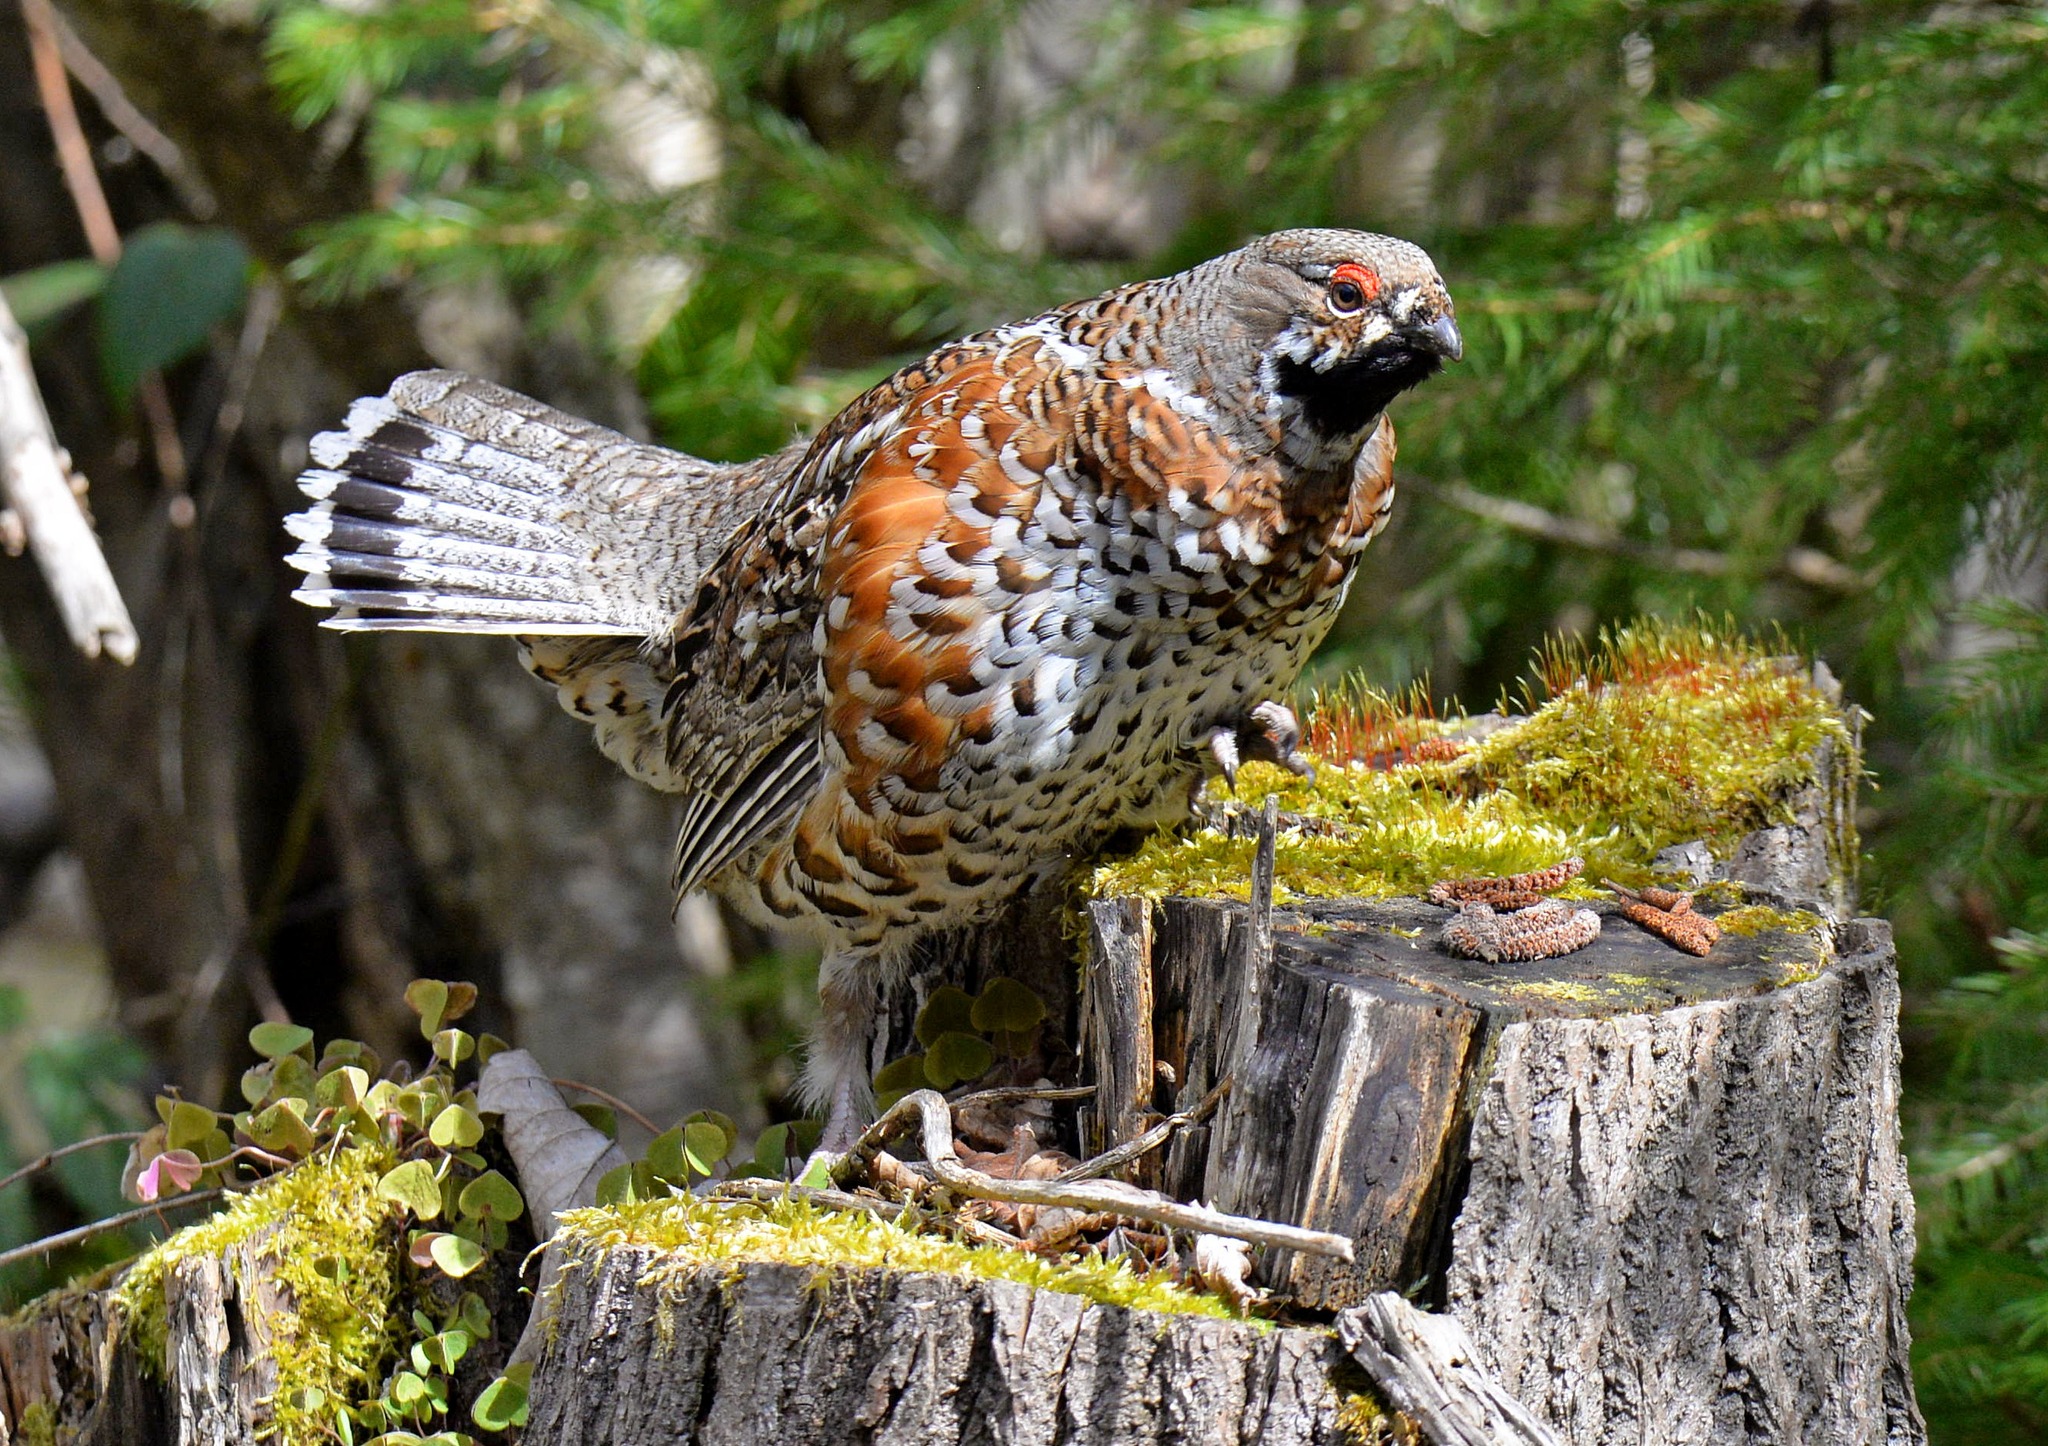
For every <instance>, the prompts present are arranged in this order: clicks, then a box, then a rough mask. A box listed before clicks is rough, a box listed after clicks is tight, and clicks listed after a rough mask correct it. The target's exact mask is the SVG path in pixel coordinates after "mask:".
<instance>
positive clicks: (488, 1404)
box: [469, 1361, 533, 1431]
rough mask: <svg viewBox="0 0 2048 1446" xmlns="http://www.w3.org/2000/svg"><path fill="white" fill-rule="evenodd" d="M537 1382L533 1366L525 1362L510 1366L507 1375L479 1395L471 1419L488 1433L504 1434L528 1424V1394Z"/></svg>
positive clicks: (506, 1369) (471, 1409)
mask: <svg viewBox="0 0 2048 1446" xmlns="http://www.w3.org/2000/svg"><path fill="white" fill-rule="evenodd" d="M532 1380H533V1363H532V1362H531V1361H522V1362H520V1363H519V1364H518V1365H516V1366H507V1367H506V1368H505V1374H504V1375H502V1376H500V1377H498V1379H497V1380H495V1381H493V1382H491V1383H490V1384H489V1385H488V1386H485V1387H484V1388H483V1390H482V1391H480V1392H479V1393H478V1394H477V1398H476V1404H475V1405H474V1406H472V1407H470V1412H469V1414H470V1416H471V1418H472V1419H474V1420H475V1422H476V1423H477V1425H479V1426H481V1427H483V1428H484V1430H486V1431H503V1430H506V1429H508V1428H509V1427H513V1426H524V1425H525V1424H526V1393H527V1389H528V1386H529V1383H530V1382H531V1381H532Z"/></svg>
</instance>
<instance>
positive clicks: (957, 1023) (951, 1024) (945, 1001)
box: [917, 984, 974, 1049]
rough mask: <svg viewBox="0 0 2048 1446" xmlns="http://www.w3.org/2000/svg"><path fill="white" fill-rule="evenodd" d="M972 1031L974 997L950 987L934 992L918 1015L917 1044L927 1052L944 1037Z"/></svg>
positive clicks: (940, 988) (944, 985) (942, 987)
mask: <svg viewBox="0 0 2048 1446" xmlns="http://www.w3.org/2000/svg"><path fill="white" fill-rule="evenodd" d="M973 1028H974V999H973V997H972V996H971V995H969V994H968V992H967V991H966V990H964V989H956V988H954V987H953V986H952V985H950V984H941V985H940V986H939V987H938V988H936V989H934V990H933V991H932V993H931V997H930V998H929V999H927V1000H925V1002H924V1008H922V1009H920V1010H919V1011H918V1012H917V1042H918V1043H919V1044H921V1045H923V1046H924V1047H925V1048H926V1049H930V1048H931V1047H932V1046H933V1045H934V1044H936V1043H938V1040H939V1036H941V1035H944V1034H953V1033H966V1032H968V1031H971V1030H972V1029H973Z"/></svg>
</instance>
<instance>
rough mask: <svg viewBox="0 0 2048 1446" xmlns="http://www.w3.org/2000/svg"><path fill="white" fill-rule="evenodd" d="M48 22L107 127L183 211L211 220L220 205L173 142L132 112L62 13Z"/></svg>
mask: <svg viewBox="0 0 2048 1446" xmlns="http://www.w3.org/2000/svg"><path fill="white" fill-rule="evenodd" d="M49 24H50V28H51V30H53V31H54V32H55V33H56V36H57V49H58V51H59V52H60V53H61V54H62V55H63V57H64V68H65V69H66V70H68V71H70V72H71V78H72V79H73V80H75V81H77V82H78V83H79V84H80V85H82V86H84V87H85V90H86V93H87V94H89V95H90V96H92V98H93V103H94V104H95V105H97V106H98V107H99V108H100V114H101V115H103V116H105V117H106V120H107V124H108V125H110V126H112V127H113V128H114V129H115V130H117V131H119V132H120V133H121V134H122V135H124V136H126V137H127V138H128V143H129V144H130V145H132V146H134V147H135V149H136V150H138V151H140V152H142V154H144V155H145V156H148V157H149V158H150V160H151V161H153V162H154V163H155V164H156V168H157V169H158V170H159V171H161V172H163V174H164V178H165V179H166V180H168V181H169V182H170V183H171V189H172V190H174V191H176V192H177V193H178V199H179V201H181V202H182V203H183V204H184V207H185V209H186V210H187V211H190V212H191V213H192V214H193V215H194V216H195V217H197V218H198V219H199V220H201V221H209V220H211V219H213V216H214V214H215V213H216V212H218V211H219V210H220V203H219V202H218V201H216V200H215V199H214V196H213V191H212V190H211V188H209V187H208V186H207V184H206V182H205V181H204V180H203V179H201V178H200V175H199V172H198V171H196V170H194V169H193V168H192V164H191V163H190V162H189V161H187V160H186V159H185V153H184V152H183V151H181V150H180V149H178V143H177V142H176V141H174V140H172V139H171V138H170V137H169V136H167V135H165V134H164V133H163V132H162V131H160V130H158V129H157V128H156V125H155V124H154V123H153V122H152V121H151V120H150V118H149V117H148V116H146V115H144V114H143V113H142V112H141V111H140V110H138V109H136V106H135V103H134V102H133V101H131V100H129V99H128V93H127V92H126V91H124V90H122V89H121V82H120V81H118V80H116V79H115V78H114V73H113V72H112V71H110V70H108V69H107V68H106V66H104V65H102V64H100V58H99V57H98V56H97V55H94V54H93V53H92V51H90V50H89V49H87V48H86V44H85V42H84V41H83V40H80V39H79V38H78V34H77V32H76V31H74V30H73V29H72V28H71V27H70V26H69V25H68V24H66V23H65V20H64V17H63V16H62V15H58V14H55V13H51V14H50V16H49Z"/></svg>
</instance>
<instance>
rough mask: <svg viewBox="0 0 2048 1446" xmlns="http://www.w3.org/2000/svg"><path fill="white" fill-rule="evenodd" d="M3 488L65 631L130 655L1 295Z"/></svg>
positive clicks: (114, 589) (102, 562)
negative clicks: (61, 619)
mask: <svg viewBox="0 0 2048 1446" xmlns="http://www.w3.org/2000/svg"><path fill="white" fill-rule="evenodd" d="M0 493H4V495H5V497H6V499H7V505H8V506H9V507H11V508H12V509H13V510H14V514H15V516H16V517H18V518H19V519H20V520H21V525H22V530H23V531H24V532H25V533H26V534H27V537H28V545H29V547H30V548H31V549H33V550H34V552H35V555H36V563H37V565H38V566H39V567H41V568H42V570H43V577H44V578H45V580H47V581H48V583H49V585H50V594H51V596H52V597H53V598H55V599H56V603H57V611H58V613H59V614H60V615H61V616H62V617H63V619H64V630H65V631H66V632H67V633H69V634H70V635H71V641H72V642H73V643H74V644H76V645H77V647H78V649H79V651H80V652H82V653H84V654H85V655H86V656H87V657H88V658H96V657H98V656H99V655H100V654H101V653H102V652H104V653H106V654H107V655H108V656H109V657H111V658H114V659H116V660H117V661H119V662H122V663H132V662H134V661H135V654H136V651H137V649H138V648H139V647H140V642H139V640H138V639H137V637H136V635H135V624H134V623H133V622H132V621H130V619H129V617H128V607H127V604H125V603H124V602H122V601H121V589H120V588H119V586H117V585H116V584H115V582H114V574H113V573H112V571H110V570H109V569H108V567H107V559H106V555H105V554H104V553H102V552H101V551H100V543H99V539H98V538H97V537H95V536H93V531H92V524H91V523H90V522H88V521H87V520H86V517H85V510H84V509H83V508H82V507H81V506H80V505H79V501H78V494H77V493H76V492H74V491H73V490H72V487H71V467H70V459H69V458H67V457H66V456H65V455H64V452H63V449H62V448H60V447H59V446H58V445H57V438H56V435H55V433H54V432H52V431H51V429H50V415H49V413H48V412H46V411H45V410H44V409H43V397H42V393H41V392H39V391H37V390H36V378H35V372H34V370H33V368H32V367H31V365H30V363H29V359H28V338H27V337H26V336H24V335H23V334H22V330H21V327H20V326H19V325H17V324H16V322H15V320H14V313H13V312H11V311H9V310H8V309H7V302H6V300H5V298H0Z"/></svg>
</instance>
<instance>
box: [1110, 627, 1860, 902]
mask: <svg viewBox="0 0 2048 1446" xmlns="http://www.w3.org/2000/svg"><path fill="white" fill-rule="evenodd" d="M1536 671H1537V677H1536V678H1535V679H1533V680H1532V681H1531V682H1530V683H1528V684H1527V685H1525V687H1524V689H1523V693H1522V696H1521V698H1520V699H1519V700H1517V702H1516V707H1517V709H1518V710H1520V711H1524V712H1526V714H1527V716H1526V717H1522V718H1520V719H1519V720H1517V721H1513V722H1509V723H1507V724H1506V725H1505V726H1500V727H1497V728H1495V729H1494V730H1493V731H1491V732H1486V731H1484V730H1483V729H1478V728H1473V729H1471V731H1472V732H1473V733H1474V734H1475V735H1478V736H1475V737H1473V738H1472V739H1471V741H1470V743H1469V746H1467V747H1466V748H1465V749H1464V750H1463V751H1461V752H1454V751H1453V750H1450V749H1445V748H1421V747H1418V746H1417V745H1418V743H1419V742H1420V741H1424V740H1426V739H1428V738H1430V737H1444V736H1447V735H1448V734H1456V733H1458V732H1459V731H1460V730H1461V728H1468V727H1469V726H1470V724H1471V722H1473V721H1476V720H1461V719H1451V720H1449V721H1439V720H1437V719H1435V718H1433V717H1430V716H1427V715H1426V714H1425V713H1424V712H1422V711H1419V710H1418V709H1417V708H1416V707H1415V706H1414V702H1413V700H1406V701H1395V700H1389V699H1386V698H1383V697H1380V696H1378V695H1376V694H1372V693H1371V692H1370V691H1369V690H1366V689H1363V688H1362V687H1358V686H1355V685H1354V686H1347V687H1343V688H1339V689H1337V690H1335V691H1334V692H1332V693H1330V694H1326V695H1324V696H1323V697H1321V698H1319V699H1317V700H1315V702H1314V703H1312V705H1311V711H1310V713H1309V717H1308V722H1307V725H1306V728H1305V732H1306V735H1307V737H1308V739H1309V742H1310V746H1311V747H1314V746H1317V745H1318V744H1321V745H1323V746H1329V745H1330V744H1331V743H1337V742H1341V743H1342V744H1343V745H1344V752H1343V753H1341V754H1336V755H1331V754H1325V755H1323V756H1320V757H1318V758H1317V760H1316V761H1317V774H1316V778H1315V780H1314V781H1313V782H1310V781H1309V780H1306V779H1302V778H1297V777H1295V776H1294V775H1292V774H1290V773H1286V772H1283V771H1282V770H1280V769H1278V768H1274V767H1271V766H1268V765H1265V764H1258V763H1249V764H1246V765H1245V767H1244V768H1243V769H1242V770H1240V772H1239V774H1238V778H1237V791H1236V796H1235V803H1236V806H1238V807H1240V808H1243V809H1245V810H1247V811H1256V810H1257V809H1258V808H1259V807H1260V806H1261V805H1262V804H1263V803H1264V802H1265V800H1266V798H1267V797H1268V796H1276V795H1277V797H1278V799H1279V806H1280V810H1281V813H1282V816H1283V818H1285V819H1291V820H1294V821H1296V822H1297V823H1299V824H1305V825H1306V826H1298V827H1293V828H1283V830H1282V833H1281V836H1280V838H1279V840H1278V844H1277V856H1276V871H1275V872H1276V889H1275V894H1276V897H1277V898H1278V899H1280V900H1281V901H1283V902H1284V901H1287V900H1289V899H1297V900H1298V899H1315V898H1347V897H1349V898H1375V897H1379V898H1384V897H1390V896H1393V895H1400V894H1408V895H1417V894H1421V893H1423V892H1424V891H1425V890H1427V889H1428V887H1429V886H1430V885H1431V884H1433V883H1435V882H1437V881H1438V880H1441V879H1445V878H1457V877H1469V876H1482V875H1505V874H1515V873H1521V872H1525V871H1529V870H1535V869H1541V868H1544V867H1546V866H1549V865H1552V864H1555V863H1556V862H1557V861H1558V860H1559V859H1561V858H1565V857H1568V856H1574V855H1575V856H1578V857H1581V858H1583V859H1584V860H1585V862H1586V868H1585V873H1584V875H1583V877H1582V878H1581V880H1580V881H1579V882H1578V883H1576V884H1574V885H1572V886H1571V887H1569V888H1567V889H1565V890H1564V891H1562V894H1561V896H1562V897H1565V898H1590V897H1594V896H1595V895H1596V890H1595V889H1594V888H1593V886H1592V884H1591V882H1589V881H1597V880H1600V879H1603V878H1604V879H1612V880H1615V881H1616V882H1620V883H1628V884H1645V883H1650V882H1653V881H1654V878H1655V875H1654V871H1653V870H1652V868H1651V866H1650V865H1651V860H1652V859H1653V858H1654V857H1655V856H1656V854H1657V852H1658V851H1659V850H1661V849H1664V848H1666V847H1669V846H1670V845H1672V844H1678V843H1685V842H1690V841H1692V840H1695V839H1701V840H1705V841H1706V842H1707V844H1708V845H1709V847H1711V848H1712V849H1713V851H1714V853H1715V854H1716V856H1717V857H1724V858H1725V857H1727V856H1728V855H1729V853H1731V852H1732V851H1733V849H1734V847H1735V845H1736V844H1737V843H1738V842H1739V841H1740V840H1741V838H1742V837H1743V836H1744V835H1745V834H1747V833H1750V832H1751V831H1753V830H1755V829H1758V828H1763V827H1767V826H1769V825H1771V824H1774V823H1779V822H1784V821H1786V806H1785V799H1786V798H1787V796H1788V795H1790V794H1791V793H1792V792H1794V791H1795V790H1797V789H1798V788H1799V787H1801V786H1802V785H1804V784H1807V783H1810V782H1813V781H1814V780H1815V778H1816V777H1817V770H1818V758H1817V755H1818V752H1819V750H1820V746H1821V745H1822V744H1823V743H1824V742H1832V743H1834V744H1835V745H1836V746H1838V747H1841V748H1843V749H1845V750H1846V749H1852V748H1853V746H1854V740H1853V738H1852V736H1851V734H1850V732H1849V729H1848V728H1847V726H1846V725H1845V724H1844V723H1843V721H1842V719H1841V717H1840V715H1839V713H1838V712H1837V711H1836V709H1835V707H1834V705H1833V704H1832V703H1831V702H1830V701H1829V699H1828V698H1827V697H1826V696H1825V695H1824V694H1822V693H1821V691H1820V690H1819V689H1818V688H1816V687H1815V686H1814V684H1813V682H1812V680H1811V678H1810V676H1809V674H1808V672H1807V671H1806V670H1805V669H1803V668H1800V667H1797V666H1794V665H1792V664H1790V663H1788V661H1787V660H1786V659H1785V657H1784V650H1783V649H1782V648H1766V647H1764V646H1762V645H1760V644H1758V643H1756V642H1753V641H1750V640H1746V639H1743V638H1740V637H1737V636H1732V635H1730V634H1729V633H1728V632H1726V631H1725V630H1721V629H1715V628H1710V627H1708V626H1705V625H1703V624H1668V623H1640V624H1636V625H1634V626H1631V627H1628V628H1622V629H1618V630H1616V631H1613V632H1611V633H1604V634H1602V636H1601V638H1600V641H1599V642H1598V643H1597V644H1596V645H1595V646H1593V647H1591V648H1587V649H1569V648H1563V647H1554V648H1552V649H1550V650H1548V651H1547V652H1546V653H1545V654H1543V655H1542V656H1541V657H1540V658H1539V661H1538V667H1537V670H1536ZM1503 711H1506V710H1505V709H1504V710H1503ZM1852 768H1853V763H1852ZM1225 798H1226V795H1224V794H1223V792H1222V789H1221V785H1220V784H1212V785H1211V793H1210V801H1211V803H1212V805H1221V804H1222V803H1223V802H1224V801H1225ZM1254 847H1255V844H1254V843H1253V841H1252V840H1251V839H1249V838H1231V837H1228V836H1226V835H1225V834H1224V833H1223V832H1221V831H1219V830H1217V829H1214V828H1200V829H1193V830H1188V831H1185V832H1183V833H1180V834H1160V835H1157V836H1155V837H1154V838H1152V839H1150V840H1148V841H1147V842H1146V843H1145V844H1144V845H1142V846H1141V847H1140V848H1139V849H1138V851H1137V852H1136V853H1135V854H1133V855H1131V856H1130V857H1128V858H1124V859H1120V860H1118V861H1116V862H1113V863H1110V864H1107V865H1105V866H1103V867H1101V868H1099V869H1097V870H1096V871H1095V874H1094V876H1093V878H1092V881H1091V885H1090V892H1091V893H1092V894H1093V895H1094V896H1095V897H1098V898H1110V897H1118V896H1140V897H1146V898H1162V897H1165V896H1167V895H1174V894H1177V895H1184V896H1192V897H1209V898H1219V897H1227V898H1240V899H1241V898H1244V897H1246V895H1247V893H1248V891H1249V886H1250V885H1249V880H1250V873H1251V857H1252V852H1253V849H1254Z"/></svg>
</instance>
